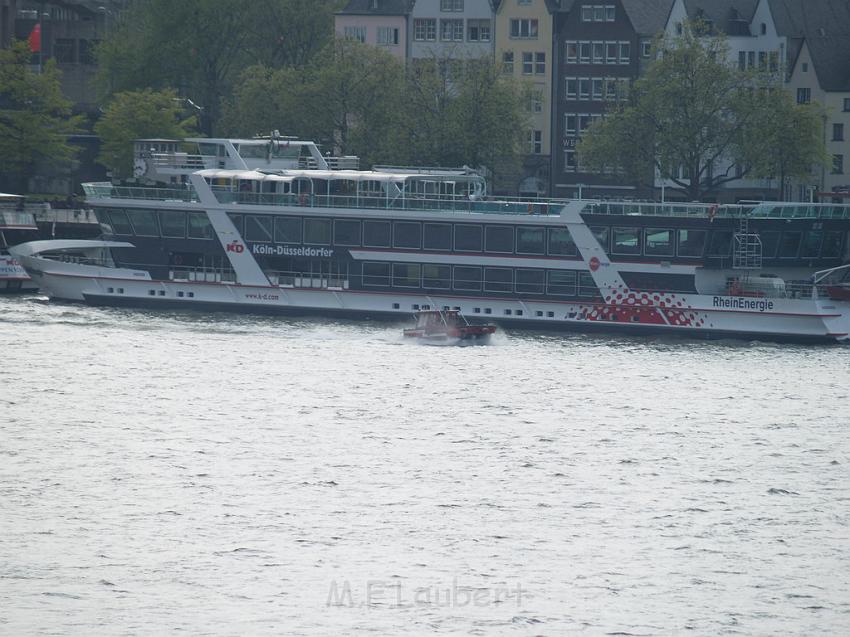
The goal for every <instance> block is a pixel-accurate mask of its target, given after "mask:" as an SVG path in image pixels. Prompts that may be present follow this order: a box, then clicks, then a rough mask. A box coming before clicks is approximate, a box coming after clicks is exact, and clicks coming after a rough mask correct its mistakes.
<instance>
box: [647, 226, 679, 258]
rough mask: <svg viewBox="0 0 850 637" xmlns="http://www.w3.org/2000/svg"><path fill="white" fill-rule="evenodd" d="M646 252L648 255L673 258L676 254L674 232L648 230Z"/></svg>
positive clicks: (664, 229)
mask: <svg viewBox="0 0 850 637" xmlns="http://www.w3.org/2000/svg"><path fill="white" fill-rule="evenodd" d="M645 232H646V238H645V242H646V243H645V245H644V252H645V253H646V254H647V255H653V256H659V257H672V256H673V254H674V253H675V251H676V250H675V246H674V245H673V231H672V230H668V229H666V228H647V229H646V231H645Z"/></svg>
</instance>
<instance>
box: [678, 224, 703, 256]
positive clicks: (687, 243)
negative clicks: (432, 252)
mask: <svg viewBox="0 0 850 637" xmlns="http://www.w3.org/2000/svg"><path fill="white" fill-rule="evenodd" d="M704 248H705V230H679V256H680V257H701V256H702V252H703V250H704Z"/></svg>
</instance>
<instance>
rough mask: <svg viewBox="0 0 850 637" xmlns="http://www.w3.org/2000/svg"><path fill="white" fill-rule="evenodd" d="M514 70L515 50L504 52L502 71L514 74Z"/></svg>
mask: <svg viewBox="0 0 850 637" xmlns="http://www.w3.org/2000/svg"><path fill="white" fill-rule="evenodd" d="M513 72H514V52H513V51H505V52H504V53H502V73H507V74H509V75H510V74H512V73H513Z"/></svg>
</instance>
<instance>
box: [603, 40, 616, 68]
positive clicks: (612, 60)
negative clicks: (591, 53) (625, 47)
mask: <svg viewBox="0 0 850 637" xmlns="http://www.w3.org/2000/svg"><path fill="white" fill-rule="evenodd" d="M617 52H618V47H617V43H616V42H606V43H605V64H616V63H617Z"/></svg>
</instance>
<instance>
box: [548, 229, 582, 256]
mask: <svg viewBox="0 0 850 637" xmlns="http://www.w3.org/2000/svg"><path fill="white" fill-rule="evenodd" d="M549 254H551V255H552V256H565V257H573V256H575V255H576V244H575V242H574V241H573V236H572V235H571V234H570V231H569V230H567V229H566V228H549Z"/></svg>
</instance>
